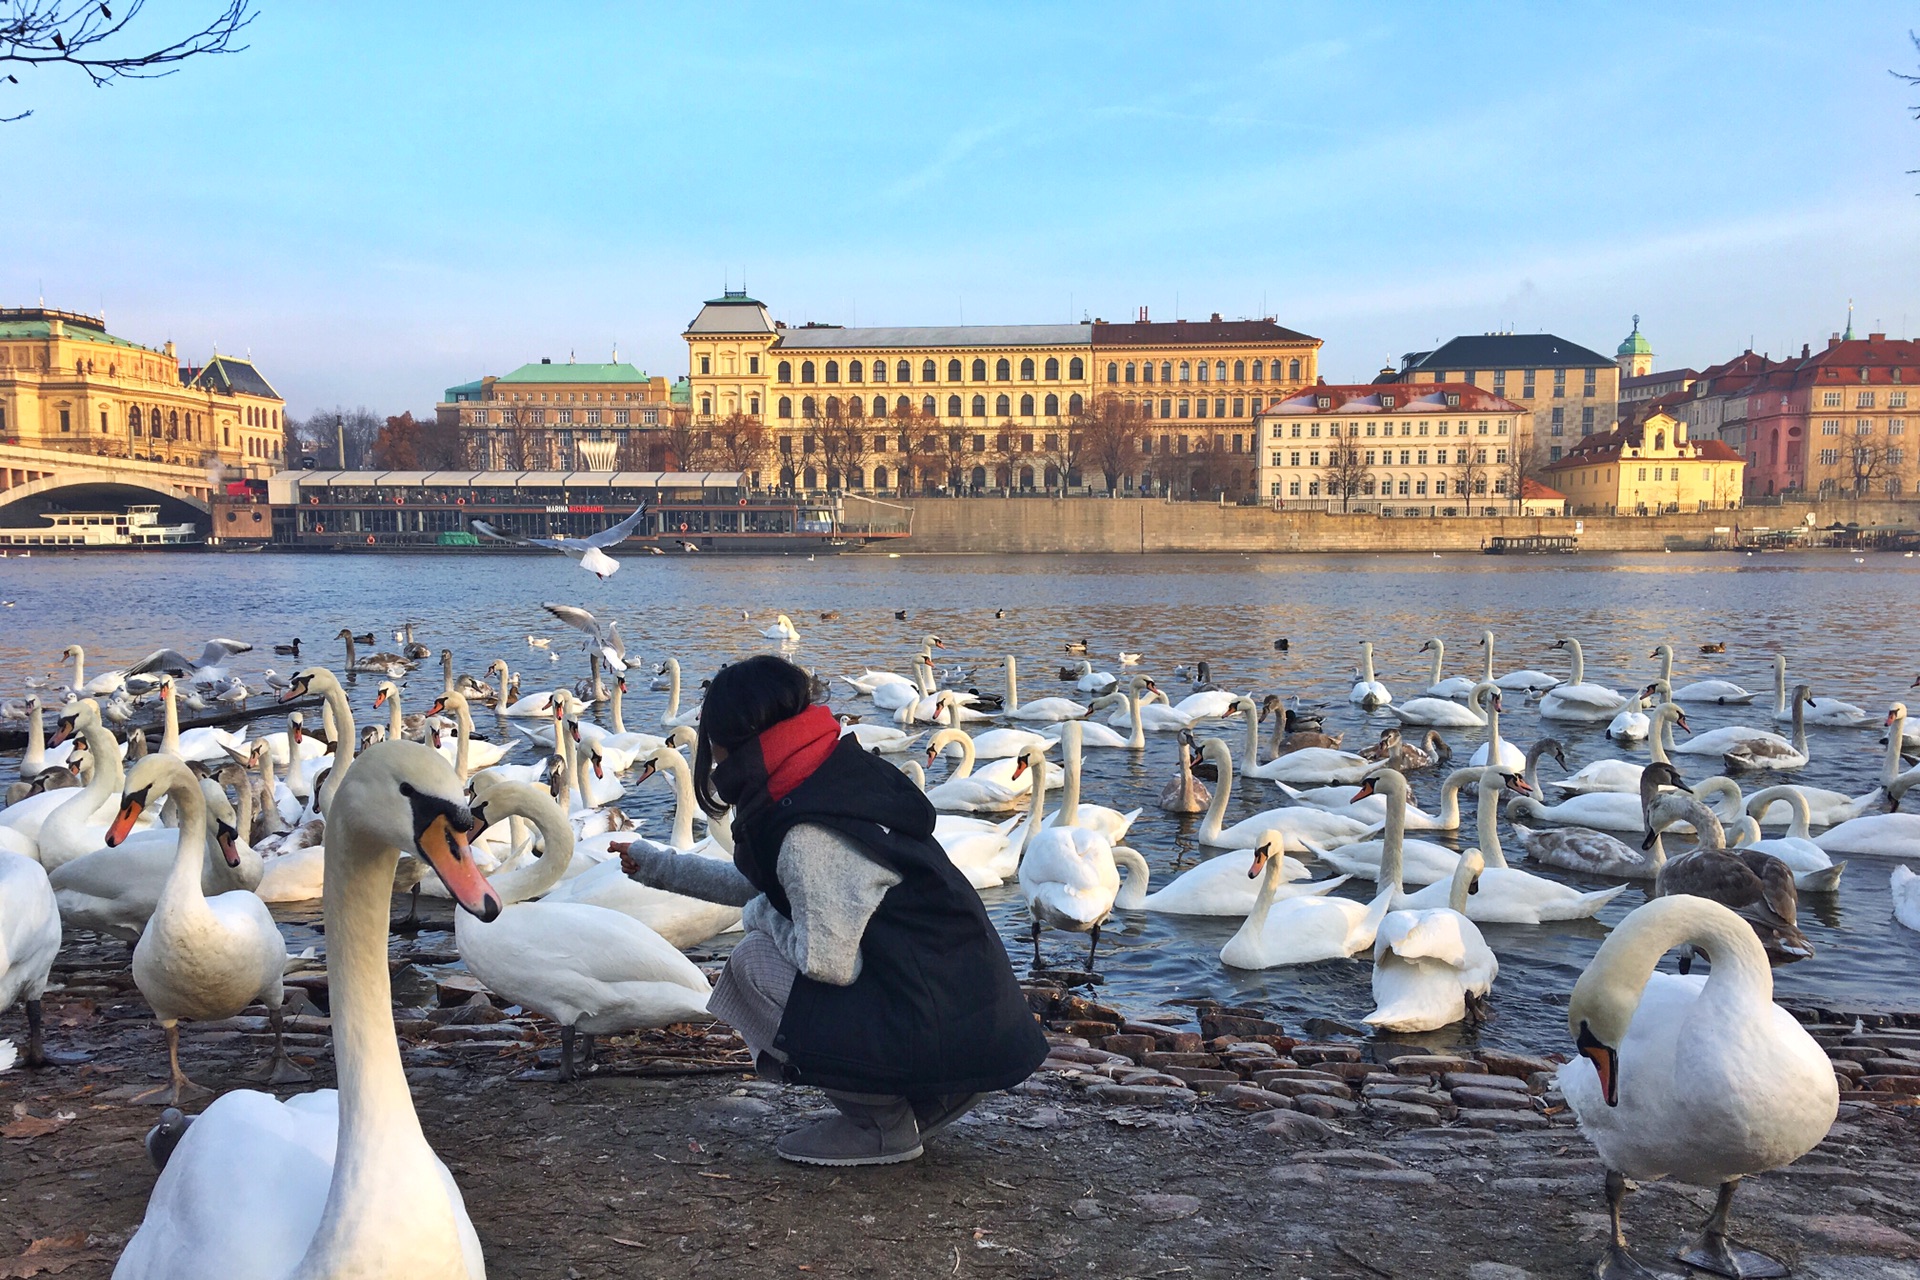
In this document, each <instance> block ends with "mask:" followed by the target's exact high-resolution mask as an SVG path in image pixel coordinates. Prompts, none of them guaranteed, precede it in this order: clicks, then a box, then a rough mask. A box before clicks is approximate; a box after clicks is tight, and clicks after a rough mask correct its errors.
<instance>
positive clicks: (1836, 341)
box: [1827, 333, 1840, 351]
mask: <svg viewBox="0 0 1920 1280" xmlns="http://www.w3.org/2000/svg"><path fill="white" fill-rule="evenodd" d="M1839 345H1840V335H1839V334H1837V333H1830V334H1828V335H1827V350H1829V351H1831V350H1833V349H1834V348H1835V347H1837V346H1839Z"/></svg>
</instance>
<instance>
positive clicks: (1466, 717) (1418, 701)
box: [1387, 641, 1487, 729]
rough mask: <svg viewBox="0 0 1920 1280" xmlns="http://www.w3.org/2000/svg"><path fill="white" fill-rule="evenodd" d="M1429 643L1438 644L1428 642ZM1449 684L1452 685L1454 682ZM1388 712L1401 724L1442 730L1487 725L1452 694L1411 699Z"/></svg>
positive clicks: (1461, 677)
mask: <svg viewBox="0 0 1920 1280" xmlns="http://www.w3.org/2000/svg"><path fill="white" fill-rule="evenodd" d="M1428 643H1429V644H1432V643H1436V642H1435V641H1428ZM1434 670H1436V671H1438V670H1439V667H1438V666H1437V665H1436V666H1435V668H1434ZM1465 678H1466V677H1464V676H1455V677H1454V679H1455V680H1463V679H1465ZM1448 683H1449V684H1451V683H1452V681H1449V682H1448ZM1472 692H1473V690H1472V689H1471V688H1469V689H1468V690H1467V693H1468V694H1471V693H1472ZM1387 710H1388V711H1389V712H1390V713H1392V715H1393V717H1394V718H1395V719H1396V720H1398V721H1399V722H1400V723H1401V724H1412V725H1432V726H1435V727H1438V728H1442V729H1479V728H1483V727H1485V725H1486V723H1487V718H1486V717H1485V716H1483V715H1481V714H1480V713H1479V712H1478V711H1476V710H1474V709H1473V708H1472V707H1470V706H1467V705H1465V704H1463V703H1459V702H1455V701H1453V698H1452V695H1450V694H1449V695H1446V696H1443V697H1435V696H1431V695H1429V696H1427V697H1424V698H1410V699H1408V700H1407V701H1406V702H1403V703H1401V704H1399V705H1397V706H1390V707H1388V708H1387Z"/></svg>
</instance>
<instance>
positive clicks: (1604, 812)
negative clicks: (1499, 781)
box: [1507, 765, 1739, 831]
mask: <svg viewBox="0 0 1920 1280" xmlns="http://www.w3.org/2000/svg"><path fill="white" fill-rule="evenodd" d="M1665 767H1666V768H1667V769H1671V768H1672V766H1671V765H1668V766H1665ZM1647 768H1648V769H1649V770H1653V769H1654V766H1652V765H1648V766H1647ZM1647 776H1648V775H1647V773H1645V772H1643V773H1642V774H1641V775H1640V779H1641V786H1642V788H1643V790H1644V787H1645V784H1646V778H1647ZM1654 776H1656V777H1658V778H1660V779H1661V781H1662V783H1663V785H1664V784H1666V783H1667V782H1668V781H1671V783H1672V784H1673V785H1677V786H1684V785H1685V784H1684V783H1682V782H1680V781H1679V774H1678V773H1674V774H1672V775H1671V778H1670V779H1669V776H1668V775H1667V774H1665V773H1660V772H1658V771H1655V773H1654ZM1713 783H1714V780H1713V779H1709V780H1708V781H1707V782H1703V783H1701V784H1700V787H1699V789H1698V790H1697V791H1696V792H1695V794H1696V795H1700V796H1705V795H1708V794H1712V793H1713V792H1715V791H1716V790H1717V789H1718V788H1717V787H1716V786H1715V785H1713ZM1734 794H1735V796H1736V798H1737V797H1738V794H1739V791H1738V788H1735V790H1734ZM1737 811H1738V810H1737V804H1736V809H1735V812H1737ZM1507 812H1508V814H1509V815H1510V816H1511V817H1514V818H1517V819H1525V820H1527V821H1529V822H1551V823H1554V824H1556V825H1559V826H1569V827H1591V828H1597V829H1598V830H1601V831H1644V830H1645V829H1646V822H1645V816H1644V810H1643V808H1642V796H1641V795H1628V794H1627V793H1626V792H1624V791H1588V792H1581V793H1576V794H1574V795H1571V796H1568V797H1567V798H1566V799H1565V800H1562V801H1561V802H1560V803H1558V804H1541V803H1540V802H1539V801H1538V800H1535V799H1534V798H1533V797H1532V796H1527V795H1521V796H1515V797H1514V798H1513V799H1512V800H1510V801H1508V802H1507ZM1676 825H1678V826H1681V827H1684V826H1685V825H1686V824H1685V823H1678V824H1676Z"/></svg>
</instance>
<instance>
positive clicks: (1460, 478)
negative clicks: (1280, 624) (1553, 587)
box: [1255, 382, 1530, 516]
mask: <svg viewBox="0 0 1920 1280" xmlns="http://www.w3.org/2000/svg"><path fill="white" fill-rule="evenodd" d="M1528 419H1529V415H1528V413H1527V411H1526V409H1525V408H1524V407H1522V406H1521V405H1520V404H1518V403H1516V402H1514V401H1512V400H1508V399H1505V398H1503V397H1501V396H1497V395H1495V394H1493V393H1492V392H1491V391H1488V390H1486V389H1485V388H1482V387H1476V386H1473V385H1471V384H1469V383H1465V382H1442V383H1420V384H1411V385H1410V384H1407V383H1398V382H1389V383H1365V384H1361V385H1358V386H1330V385H1326V384H1321V385H1318V386H1311V387H1305V388H1302V389H1301V390H1299V391H1298V392H1296V393H1294V394H1293V395H1291V396H1288V397H1285V398H1283V399H1281V400H1280V401H1279V403H1277V404H1273V405H1269V406H1268V407H1267V408H1265V409H1263V410H1262V411H1261V412H1260V415H1259V417H1258V418H1257V419H1256V420H1255V425H1256V429H1257V431H1258V435H1259V475H1258V479H1257V482H1256V483H1257V486H1258V492H1259V494H1260V495H1261V496H1262V497H1263V498H1265V499H1266V500H1268V501H1269V502H1273V503H1276V504H1277V505H1280V506H1302V505H1307V506H1321V507H1327V508H1330V509H1335V510H1338V509H1341V508H1348V509H1351V508H1352V507H1354V506H1355V504H1356V503H1358V504H1359V505H1361V506H1362V507H1363V508H1364V509H1367V510H1374V509H1378V510H1379V511H1381V512H1382V513H1383V514H1390V515H1403V514H1404V515H1409V516H1414V515H1420V516H1424V515H1495V514H1499V513H1500V512H1501V511H1502V510H1504V509H1508V508H1510V507H1511V505H1512V503H1511V501H1510V499H1511V498H1512V497H1513V496H1514V495H1517V494H1519V493H1520V492H1521V488H1520V482H1521V480H1522V479H1523V478H1524V466H1523V465H1522V464H1523V460H1524V459H1525V458H1526V456H1527V449H1528V437H1529V434H1530V428H1529V422H1528Z"/></svg>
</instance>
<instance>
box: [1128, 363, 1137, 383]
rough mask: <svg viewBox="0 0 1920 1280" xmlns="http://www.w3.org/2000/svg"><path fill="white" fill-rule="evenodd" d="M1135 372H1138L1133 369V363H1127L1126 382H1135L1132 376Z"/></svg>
mask: <svg viewBox="0 0 1920 1280" xmlns="http://www.w3.org/2000/svg"><path fill="white" fill-rule="evenodd" d="M1136 372H1138V370H1137V369H1136V368H1135V367H1134V363H1133V361H1131V360H1129V361H1127V381H1128V382H1132V381H1134V380H1135V379H1134V375H1135V373H1136Z"/></svg>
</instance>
